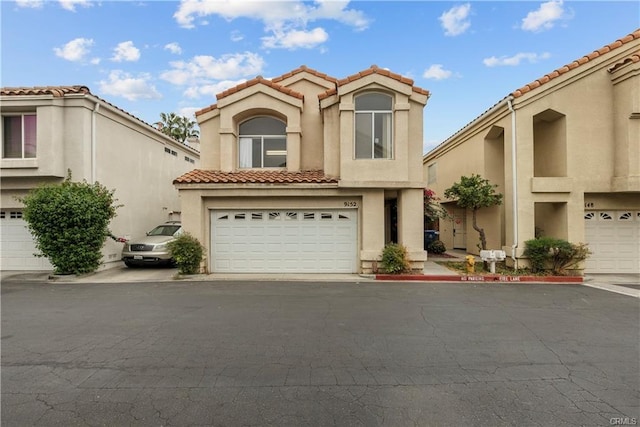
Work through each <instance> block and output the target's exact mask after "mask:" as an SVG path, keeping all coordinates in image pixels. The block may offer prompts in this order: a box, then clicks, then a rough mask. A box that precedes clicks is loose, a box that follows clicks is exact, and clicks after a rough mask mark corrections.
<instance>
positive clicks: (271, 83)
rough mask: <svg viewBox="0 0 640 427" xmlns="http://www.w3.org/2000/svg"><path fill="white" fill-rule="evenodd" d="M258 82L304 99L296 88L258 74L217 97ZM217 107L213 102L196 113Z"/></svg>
mask: <svg viewBox="0 0 640 427" xmlns="http://www.w3.org/2000/svg"><path fill="white" fill-rule="evenodd" d="M257 84H263V85H265V86H269V87H271V88H273V89H275V90H277V91H280V92H282V93H285V94H287V95H289V96H293V97H294V98H298V99H304V95H303V94H301V93H300V92H296V91H295V90H291V89H289V88H288V87H285V86H281V85H279V84H277V83H274V82H273V81H272V80H269V79H265V78H264V77H262V76H258V77H256V78H253V79H251V80H248V81H246V82H244V83H240V84H239V85H237V86H234V87H232V88H229V89H227V90H225V91H223V92H220V93H219V94H217V95H216V99H217V100H218V101H220V100H221V99H222V98H225V97H227V96H229V95H232V94H234V93H236V92H240V91H241V90H243V89H246V88H248V87H251V86H255V85H257ZM216 108H218V104H212V105H209V106H208V107H205V108H203V109H201V110H198V111H196V112H195V115H196V117H197V116H199V115H201V114H204V113H207V112H209V111H213V110H215V109H216Z"/></svg>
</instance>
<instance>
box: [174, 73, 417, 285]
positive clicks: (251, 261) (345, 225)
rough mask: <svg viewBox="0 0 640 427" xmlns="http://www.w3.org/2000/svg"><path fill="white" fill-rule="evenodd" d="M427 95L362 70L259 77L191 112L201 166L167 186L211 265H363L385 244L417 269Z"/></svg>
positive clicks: (234, 268)
mask: <svg viewBox="0 0 640 427" xmlns="http://www.w3.org/2000/svg"><path fill="white" fill-rule="evenodd" d="M428 97H429V93H428V92H427V91H426V90H424V89H421V88H418V87H416V86H414V84H413V81H412V80H411V79H408V78H405V77H402V76H400V75H398V74H394V73H392V72H390V71H388V70H385V69H381V68H378V67H376V66H372V67H371V68H369V69H366V70H364V71H362V72H360V73H357V74H354V75H351V76H349V77H347V78H345V79H341V80H338V79H336V78H333V77H330V76H327V75H326V74H322V73H319V72H318V71H315V70H312V69H310V68H307V67H305V66H302V67H300V68H298V69H295V70H293V71H291V72H289V73H286V74H284V75H282V76H280V77H277V78H273V79H265V78H262V77H257V78H255V79H252V80H250V81H247V82H246V83H243V84H241V85H239V86H236V87H233V88H231V89H228V90H226V91H224V92H222V93H220V94H218V95H217V103H216V104H214V105H211V106H209V107H207V108H204V109H202V110H201V111H199V112H197V113H196V118H197V120H198V124H199V125H200V130H201V168H200V169H196V170H193V171H191V172H189V173H187V174H185V175H182V176H180V177H179V178H177V179H176V180H175V181H174V183H175V185H176V187H177V188H178V190H179V193H180V198H181V201H182V221H183V226H184V228H185V230H186V231H188V232H190V233H192V234H193V235H195V236H196V237H197V238H198V239H199V240H200V241H201V242H202V243H203V244H204V245H205V246H206V248H207V254H208V255H207V261H206V268H207V269H208V270H209V271H210V272H213V273H216V272H255V273H261V272H327V273H339V272H344V273H357V272H371V271H373V270H376V269H377V268H378V262H379V260H380V256H381V252H382V250H383V248H384V246H385V244H386V243H388V242H390V241H397V242H398V243H401V244H403V245H404V246H405V247H407V249H408V252H409V256H410V260H411V262H412V268H414V269H422V268H423V266H424V261H425V259H426V253H425V252H424V250H423V228H424V227H423V212H422V211H423V190H424V186H425V185H424V182H423V177H422V163H421V159H422V123H423V119H422V117H423V108H424V106H425V105H426V103H427V99H428Z"/></svg>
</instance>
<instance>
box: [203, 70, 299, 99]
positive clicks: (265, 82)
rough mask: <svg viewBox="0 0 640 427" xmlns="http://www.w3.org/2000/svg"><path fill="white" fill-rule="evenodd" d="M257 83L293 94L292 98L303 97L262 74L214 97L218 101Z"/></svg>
mask: <svg viewBox="0 0 640 427" xmlns="http://www.w3.org/2000/svg"><path fill="white" fill-rule="evenodd" d="M257 84H263V85H265V86H269V87H271V88H273V89H275V90H278V91H280V92H282V93H285V94H287V95H289V96H293V97H294V98H298V99H304V95H303V94H301V93H300V92H296V91H295V90H291V89H289V88H287V87H284V86H280V85H279V84H277V83H273V82H272V81H271V80H268V79H265V78H264V77H262V76H258V77H255V78H253V79H251V80H248V81H246V82H244V83H240V84H239V85H237V86H234V87H232V88H229V89H227V90H225V91H223V92H221V93H219V94H217V95H216V98H217V99H218V101H220V100H221V99H222V98H224V97H226V96H229V95H231V94H234V93H236V92H238V91H240V90H242V89H246V88H248V87H251V86H255V85H257Z"/></svg>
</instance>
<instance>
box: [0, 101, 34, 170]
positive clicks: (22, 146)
mask: <svg viewBox="0 0 640 427" xmlns="http://www.w3.org/2000/svg"><path fill="white" fill-rule="evenodd" d="M25 116H33V117H35V123H36V125H35V126H36V128H35V132H36V141H35V154H34V155H33V156H32V157H25V140H24V136H25V132H24V131H25V126H24V118H25ZM5 117H20V138H21V140H20V149H21V153H20V157H5V152H4V148H5V141H4V137H5V135H4V119H5ZM37 133H38V115H37V113H35V112H32V113H15V114H11V113H10V114H2V123H1V124H0V142H1V143H2V147H0V149H1V150H2V160H24V159H35V158H37V156H38V139H37Z"/></svg>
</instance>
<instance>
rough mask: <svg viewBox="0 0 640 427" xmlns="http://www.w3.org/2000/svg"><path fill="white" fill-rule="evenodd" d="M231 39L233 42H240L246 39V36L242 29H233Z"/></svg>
mask: <svg viewBox="0 0 640 427" xmlns="http://www.w3.org/2000/svg"><path fill="white" fill-rule="evenodd" d="M230 38H231V41H232V42H239V41H241V40H243V39H244V36H243V35H242V33H241V32H240V31H237V30H236V31H232V32H231V37H230Z"/></svg>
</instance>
